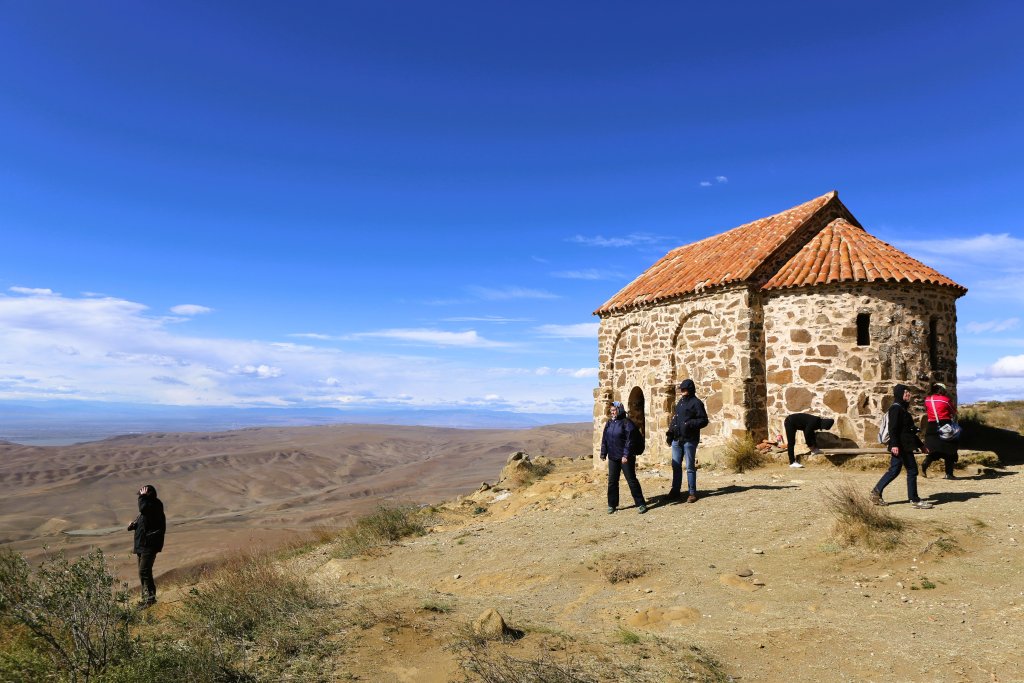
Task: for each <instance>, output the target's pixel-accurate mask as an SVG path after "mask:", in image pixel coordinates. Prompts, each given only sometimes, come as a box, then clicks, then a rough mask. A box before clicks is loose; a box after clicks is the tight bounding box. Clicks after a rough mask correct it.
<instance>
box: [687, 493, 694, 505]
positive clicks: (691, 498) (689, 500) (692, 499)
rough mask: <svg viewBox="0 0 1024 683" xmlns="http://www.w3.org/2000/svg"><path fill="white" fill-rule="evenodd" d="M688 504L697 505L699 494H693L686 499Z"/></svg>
mask: <svg viewBox="0 0 1024 683" xmlns="http://www.w3.org/2000/svg"><path fill="white" fill-rule="evenodd" d="M686 502H687V503H696V502H697V494H696V493H691V494H690V495H689V496H687V497H686Z"/></svg>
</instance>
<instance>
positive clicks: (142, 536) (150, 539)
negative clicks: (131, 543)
mask: <svg viewBox="0 0 1024 683" xmlns="http://www.w3.org/2000/svg"><path fill="white" fill-rule="evenodd" d="M146 488H147V489H148V490H149V493H148V494H147V495H145V496H139V516H138V517H136V518H135V521H134V522H132V524H133V525H134V527H135V547H134V548H133V550H132V553H134V554H135V555H141V554H143V553H158V552H160V551H161V550H163V549H164V535H165V534H166V533H167V518H166V517H164V504H163V503H162V502H161V501H160V499H159V498H157V497H156V487H155V486H153V485H152V484H148V485H147V487H146Z"/></svg>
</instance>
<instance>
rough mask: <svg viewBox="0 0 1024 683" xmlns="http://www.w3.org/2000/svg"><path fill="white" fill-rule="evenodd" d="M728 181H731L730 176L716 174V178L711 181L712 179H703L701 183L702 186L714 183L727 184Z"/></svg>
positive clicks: (709, 185)
mask: <svg viewBox="0 0 1024 683" xmlns="http://www.w3.org/2000/svg"><path fill="white" fill-rule="evenodd" d="M728 182H729V178H728V177H726V176H724V175H716V176H715V179H714V180H713V181H711V180H702V181H700V183H699V185H700V186H701V187H711V186H713V185H725V184H726V183H728Z"/></svg>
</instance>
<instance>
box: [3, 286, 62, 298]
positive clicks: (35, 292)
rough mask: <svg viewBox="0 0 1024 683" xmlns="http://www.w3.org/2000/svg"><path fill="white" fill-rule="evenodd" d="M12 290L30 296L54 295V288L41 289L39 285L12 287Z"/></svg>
mask: <svg viewBox="0 0 1024 683" xmlns="http://www.w3.org/2000/svg"><path fill="white" fill-rule="evenodd" d="M10 291H12V292H15V293H17V294H28V295H30V296H53V290H52V289H41V288H38V287H11V288H10Z"/></svg>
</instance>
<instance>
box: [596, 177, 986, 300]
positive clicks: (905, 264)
mask: <svg viewBox="0 0 1024 683" xmlns="http://www.w3.org/2000/svg"><path fill="white" fill-rule="evenodd" d="M836 216H846V217H847V218H848V220H843V221H842V226H838V225H837V226H836V227H835V228H834V229H832V230H831V231H826V230H825V228H826V226H825V225H824V222H825V221H827V220H828V219H829V218H836ZM816 219H817V220H816ZM837 220H838V219H837ZM855 222H856V219H855V218H854V217H853V216H852V214H850V213H849V211H848V210H847V209H846V207H845V206H843V204H842V202H840V201H839V195H838V193H837V192H835V191H832V192H829V193H828V194H824V195H822V196H820V197H816V198H815V199H812V200H811V201H809V202H804V203H803V204H800V205H799V206H794V207H793V208H791V209H788V210H786V211H783V212H782V213H778V214H775V215H774V216H768V217H766V218H759V219H758V220H756V221H752V222H750V223H746V224H744V225H741V226H739V227H736V228H733V229H732V230H729V231H727V232H723V233H721V234H719V235H714V236H712V237H708V238H706V239H703V240H701V241H699V242H694V243H693V244H687V245H684V246H682V247H678V248H676V249H673V250H672V251H670V252H669V253H668V254H666V255H665V256H664V257H662V258H661V259H660V260H659V261H658V262H656V263H655V264H654V265H653V266H651V267H650V268H648V269H647V270H646V271H644V272H643V273H641V274H640V275H639V276H638V277H637V278H636V279H635V280H633V281H632V282H630V283H629V284H628V285H626V286H625V287H623V288H622V290H620V291H619V293H618V294H616V295H615V296H613V297H612V298H611V299H609V300H608V301H607V302H605V304H604V305H603V306H601V307H600V308H599V309H597V310H596V311H594V313H595V314H596V315H606V314H609V313H613V312H615V311H620V310H625V309H628V308H631V307H633V306H639V305H651V304H655V303H658V302H661V301H666V300H669V299H674V298H678V297H680V296H683V295H685V294H691V293H694V292H699V291H703V290H705V289H710V288H713V287H719V286H723V285H728V284H732V283H739V282H751V283H758V282H761V283H763V282H764V281H765V280H767V282H768V283H770V284H767V285H765V286H770V287H772V288H781V287H796V286H799V285H807V284H819V283H824V282H840V281H844V280H852V281H858V280H861V281H874V280H895V281H909V282H930V283H934V284H940V285H947V286H950V287H955V288H957V289H958V290H960V291H961V293H963V292H966V291H967V290H966V289H965V288H963V287H961V286H960V285H958V284H956V283H955V282H953V281H952V280H950V279H949V278H946V277H944V276H943V275H940V274H939V273H937V272H936V271H934V270H932V269H931V268H929V267H928V266H925V265H924V264H922V263H920V262H918V261H915V260H914V259H912V258H910V257H909V256H907V255H906V254H904V253H902V252H900V251H899V250H897V249H895V248H894V247H892V246H890V245H888V244H885V243H884V242H881V241H880V240H878V239H876V238H874V237H872V236H871V235H869V234H868V233H867V232H865V231H864V229H863V228H861V227H860V226H857V225H855V224H854V223H855ZM815 223H821V224H822V225H821V227H818V228H814V227H813V226H814V224H815ZM833 223H834V221H833V222H832V223H829V224H828V225H829V226H832V225H833ZM805 227H806V228H807V229H806V230H801V228H805ZM814 230H817V231H818V232H817V234H816V235H814V234H812V231H814ZM854 231H856V232H854ZM824 232H828V234H829V235H836V234H842V235H844V237H843V238H842V239H845V240H846V244H847V247H846V248H845V251H841V250H840V244H841V242H842V239H840V241H839V242H836V250H837V255H835V256H832V255H831V247H832V244H833V241H832V240H831V239H830V238H828V237H827V236H825V235H823V234H822V233H824ZM797 239H800V240H804V239H807V240H808V243H807V244H805V245H803V247H802V248H801V245H800V244H799V243H798V242H796V241H795V240H797ZM825 240H827V241H825ZM862 243H863V248H861V244H862ZM822 244H824V245H827V246H824V247H823V246H822ZM812 245H818V246H814V247H812ZM822 251H824V252H825V253H824V254H819V252H822ZM789 252H793V253H795V256H793V257H791V258H789V259H788V260H786V261H785V262H784V264H785V265H783V264H779V263H777V262H778V261H779V260H780V259H781V258H785V255H786V254H787V253H789ZM851 254H852V255H853V256H851ZM819 256H820V258H819ZM773 257H774V258H773ZM829 259H831V260H829ZM833 261H834V263H833ZM771 268H779V271H778V272H774V273H773V272H770V270H768V269H771ZM822 268H824V269H825V270H824V273H822ZM844 268H846V269H847V270H848V271H849V273H851V274H852V275H851V276H850V277H847V276H846V275H844V273H846V272H847V270H844ZM759 269H760V272H759ZM766 270H768V272H765V271H766ZM783 273H785V276H783ZM780 278H781V279H780Z"/></svg>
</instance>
